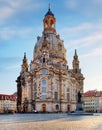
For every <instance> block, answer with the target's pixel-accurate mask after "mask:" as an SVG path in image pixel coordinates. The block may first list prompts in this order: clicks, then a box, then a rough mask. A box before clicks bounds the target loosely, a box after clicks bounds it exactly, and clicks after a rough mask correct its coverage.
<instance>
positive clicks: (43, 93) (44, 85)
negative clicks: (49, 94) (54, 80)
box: [42, 80, 46, 99]
mask: <svg viewBox="0 0 102 130" xmlns="http://www.w3.org/2000/svg"><path fill="white" fill-rule="evenodd" d="M42 99H46V80H42Z"/></svg>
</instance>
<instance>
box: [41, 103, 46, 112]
mask: <svg viewBox="0 0 102 130" xmlns="http://www.w3.org/2000/svg"><path fill="white" fill-rule="evenodd" d="M42 111H43V112H46V104H43V105H42Z"/></svg>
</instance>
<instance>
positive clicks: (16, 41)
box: [0, 0, 102, 94]
mask: <svg viewBox="0 0 102 130" xmlns="http://www.w3.org/2000/svg"><path fill="white" fill-rule="evenodd" d="M49 3H50V4H51V11H52V12H53V13H54V15H55V17H56V30H57V33H58V34H60V37H61V39H62V40H64V45H65V47H66V49H67V60H68V65H69V68H72V60H73V55H74V50H75V49H77V53H78V56H79V60H80V68H81V69H82V73H83V74H84V77H85V81H84V91H87V90H92V89H97V90H102V0H59V1H55V0H0V93H5V94H12V93H14V92H15V91H16V82H15V80H16V78H17V76H18V75H19V74H20V71H21V64H22V58H23V55H24V52H26V54H27V58H28V61H29V63H30V61H31V60H32V59H33V49H34V45H35V43H36V39H37V36H38V35H39V36H41V35H42V31H43V18H44V15H45V14H46V12H47V10H48V4H49Z"/></svg>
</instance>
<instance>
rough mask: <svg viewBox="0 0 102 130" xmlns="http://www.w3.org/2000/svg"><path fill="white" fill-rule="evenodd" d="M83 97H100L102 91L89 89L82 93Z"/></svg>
mask: <svg viewBox="0 0 102 130" xmlns="http://www.w3.org/2000/svg"><path fill="white" fill-rule="evenodd" d="M83 96H84V97H102V91H97V90H89V91H87V92H85V93H84V94H83Z"/></svg>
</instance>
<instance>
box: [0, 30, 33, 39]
mask: <svg viewBox="0 0 102 130" xmlns="http://www.w3.org/2000/svg"><path fill="white" fill-rule="evenodd" d="M33 32H34V30H33V29H32V28H30V27H28V28H24V27H22V28H18V27H5V28H1V30H0V39H2V40H9V39H12V38H14V37H19V38H26V37H27V38H28V37H30V36H32V34H33Z"/></svg>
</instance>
